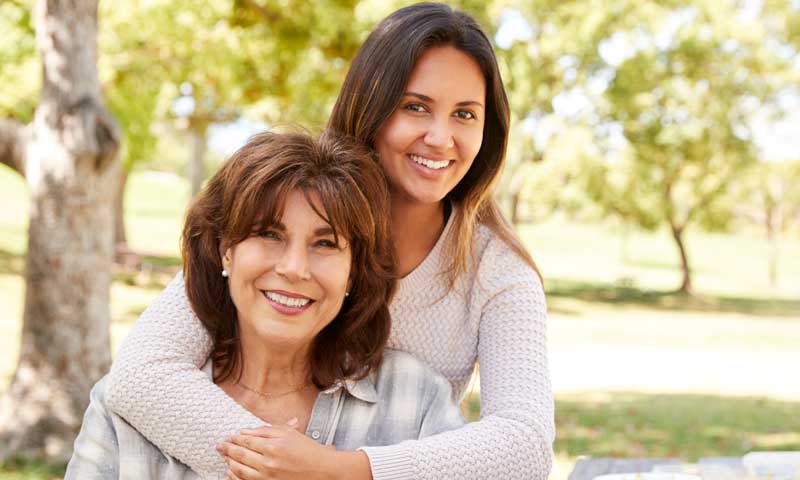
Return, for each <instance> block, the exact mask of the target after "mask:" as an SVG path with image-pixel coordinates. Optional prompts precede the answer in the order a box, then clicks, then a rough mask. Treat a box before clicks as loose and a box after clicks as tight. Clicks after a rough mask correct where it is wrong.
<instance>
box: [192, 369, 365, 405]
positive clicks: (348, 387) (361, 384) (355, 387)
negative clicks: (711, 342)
mask: <svg viewBox="0 0 800 480" xmlns="http://www.w3.org/2000/svg"><path fill="white" fill-rule="evenodd" d="M202 370H203V372H205V373H206V375H208V376H209V377H212V378H213V373H214V369H213V365H212V363H211V359H210V358H209V359H208V360H207V361H206V363H205V365H203V368H202ZM342 387H344V389H345V391H346V392H347V393H349V394H350V395H352V396H354V397H356V398H357V399H359V400H362V401H364V402H369V403H376V402H377V401H378V391H377V390H375V372H371V373H370V374H369V375H367V376H366V377H364V378H362V379H361V380H339V381H337V382H336V383H334V384H333V386H331V387H328V388H327V389H325V390H323V391H321V392H320V393H325V394H331V393H334V392H335V391H336V390H339V389H340V388H342Z"/></svg>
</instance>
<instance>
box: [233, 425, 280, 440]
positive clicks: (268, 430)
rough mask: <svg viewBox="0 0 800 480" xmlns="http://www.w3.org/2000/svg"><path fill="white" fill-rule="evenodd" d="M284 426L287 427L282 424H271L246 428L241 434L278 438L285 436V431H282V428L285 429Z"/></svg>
mask: <svg viewBox="0 0 800 480" xmlns="http://www.w3.org/2000/svg"><path fill="white" fill-rule="evenodd" d="M284 428H285V427H281V426H277V425H276V426H273V425H269V426H265V427H259V428H254V429H249V428H245V429H244V430H241V431H240V432H239V433H240V434H241V435H250V436H253V437H262V438H277V437H282V436H283V433H282V431H281V430H282V429H284Z"/></svg>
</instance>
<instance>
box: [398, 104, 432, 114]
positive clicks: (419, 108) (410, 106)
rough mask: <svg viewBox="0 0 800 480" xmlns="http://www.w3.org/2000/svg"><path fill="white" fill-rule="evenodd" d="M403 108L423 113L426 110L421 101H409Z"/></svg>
mask: <svg viewBox="0 0 800 480" xmlns="http://www.w3.org/2000/svg"><path fill="white" fill-rule="evenodd" d="M403 108H404V109H405V110H409V111H411V112H418V113H422V112H425V111H426V110H425V106H423V105H421V104H419V103H408V104H406V105H405V106H404V107H403Z"/></svg>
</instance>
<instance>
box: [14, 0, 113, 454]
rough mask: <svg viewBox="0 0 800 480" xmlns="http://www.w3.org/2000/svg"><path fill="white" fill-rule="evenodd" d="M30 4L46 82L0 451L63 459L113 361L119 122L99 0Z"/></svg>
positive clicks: (30, 168) (32, 150)
mask: <svg viewBox="0 0 800 480" xmlns="http://www.w3.org/2000/svg"><path fill="white" fill-rule="evenodd" d="M36 10H37V11H36V41H37V48H38V50H39V53H40V54H41V56H42V63H43V69H42V70H43V74H44V77H43V82H42V93H41V100H40V103H39V105H38V107H37V108H36V113H35V115H34V120H33V123H32V134H31V135H30V137H29V138H28V139H27V140H26V145H25V147H26V148H25V149H24V151H25V158H24V160H25V163H26V166H27V168H26V169H25V170H24V171H25V172H26V180H27V183H28V187H29V192H30V196H31V200H30V201H31V208H30V224H29V228H28V253H27V259H26V271H25V289H26V290H25V309H24V318H23V327H22V339H21V346H20V356H19V363H18V365H17V370H16V372H15V374H14V378H13V380H12V382H11V386H10V387H9V390H8V391H7V392H6V393H5V395H4V396H3V397H2V399H0V458H3V457H7V456H9V455H25V456H35V457H39V458H44V459H47V460H51V461H63V460H66V459H67V458H68V457H69V455H70V454H71V451H72V442H73V441H74V439H75V435H76V433H77V432H78V429H79V428H80V424H81V420H82V416H83V412H84V410H85V409H86V406H87V404H88V400H89V390H90V388H91V386H92V385H93V384H94V382H95V381H97V379H99V378H100V377H101V376H102V375H103V374H104V373H105V372H106V371H107V370H108V367H109V364H110V358H111V355H110V346H109V318H110V313H109V286H110V280H111V274H110V264H111V256H112V232H113V215H112V208H111V205H112V200H113V193H114V190H115V188H114V187H115V183H116V181H117V179H118V172H116V171H115V169H116V168H115V167H116V165H115V164H116V162H118V160H117V151H118V147H119V129H118V127H117V125H116V123H115V121H114V119H113V118H112V117H111V116H110V114H109V113H108V111H107V110H106V109H105V108H104V106H103V99H102V94H101V90H100V83H99V80H98V76H97V68H96V57H97V42H96V37H97V0H61V1H58V0H42V1H40V2H39V3H38V4H37V9H36ZM111 167H114V168H111Z"/></svg>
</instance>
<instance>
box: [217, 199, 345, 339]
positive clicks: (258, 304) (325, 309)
mask: <svg viewBox="0 0 800 480" xmlns="http://www.w3.org/2000/svg"><path fill="white" fill-rule="evenodd" d="M309 198H310V199H311V200H312V201H313V202H314V203H315V206H316V207H317V209H318V210H319V211H324V210H323V209H322V208H321V205H320V202H319V197H318V195H317V194H316V193H315V192H312V193H311V194H310V195H309ZM350 260H351V252H350V248H349V246H348V245H347V244H346V241H345V239H344V238H342V236H341V235H339V244H338V245H337V244H336V241H335V239H334V235H333V231H332V230H331V228H330V226H329V225H328V224H327V223H326V222H325V220H323V219H322V218H321V217H320V216H319V215H317V213H316V212H315V211H314V210H313V209H312V208H311V205H310V204H309V203H308V201H307V200H306V197H305V195H304V194H303V192H302V191H300V190H295V191H292V192H291V193H290V194H289V195H288V197H287V198H286V204H285V208H284V211H283V215H282V217H281V219H280V222H279V224H277V225H273V226H271V227H268V228H266V229H265V230H264V231H260V232H254V234H253V236H251V237H249V238H247V239H246V240H244V241H242V242H239V243H238V244H236V245H235V246H233V247H231V248H229V249H228V250H227V251H225V252H224V254H223V259H222V261H223V266H224V267H225V269H226V270H228V274H229V278H228V284H229V290H230V293H231V297H232V298H233V302H234V304H235V305H236V310H237V312H238V315H239V324H240V328H241V329H242V332H241V334H242V336H245V335H257V336H258V337H259V338H261V339H262V340H263V341H264V342H265V344H267V345H273V346H277V345H282V346H286V347H302V346H305V345H307V344H308V343H309V342H310V341H311V340H312V339H313V338H314V337H315V336H316V335H317V333H319V331H320V330H322V329H323V328H325V326H326V325H328V324H329V323H330V322H331V321H332V320H333V319H334V317H335V316H336V314H337V313H338V312H339V310H340V309H341V307H342V302H343V300H344V296H345V292H346V290H347V288H348V278H349V276H350Z"/></svg>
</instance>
